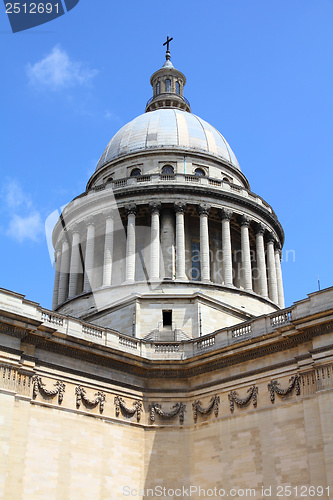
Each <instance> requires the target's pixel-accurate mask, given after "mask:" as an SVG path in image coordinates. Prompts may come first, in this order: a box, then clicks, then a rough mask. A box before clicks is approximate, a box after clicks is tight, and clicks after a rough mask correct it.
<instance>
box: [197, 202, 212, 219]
mask: <svg viewBox="0 0 333 500" xmlns="http://www.w3.org/2000/svg"><path fill="white" fill-rule="evenodd" d="M211 208H212V207H211V206H210V205H209V204H208V203H202V204H201V205H199V206H198V207H197V210H198V214H199V215H207V216H208V214H209V212H210V209H211Z"/></svg>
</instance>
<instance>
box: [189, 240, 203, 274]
mask: <svg viewBox="0 0 333 500" xmlns="http://www.w3.org/2000/svg"><path fill="white" fill-rule="evenodd" d="M191 278H192V281H200V280H201V268H200V243H199V241H193V240H192V242H191Z"/></svg>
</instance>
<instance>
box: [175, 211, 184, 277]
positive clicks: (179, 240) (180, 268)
mask: <svg viewBox="0 0 333 500" xmlns="http://www.w3.org/2000/svg"><path fill="white" fill-rule="evenodd" d="M174 207H175V212H176V278H177V279H179V280H185V279H186V274H185V224H184V213H185V210H186V203H183V202H181V201H177V202H176V203H175V204H174Z"/></svg>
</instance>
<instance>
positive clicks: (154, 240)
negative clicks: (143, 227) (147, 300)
mask: <svg viewBox="0 0 333 500" xmlns="http://www.w3.org/2000/svg"><path fill="white" fill-rule="evenodd" d="M149 207H150V210H151V236H150V279H151V280H158V279H159V278H160V210H161V204H160V203H155V202H153V203H149Z"/></svg>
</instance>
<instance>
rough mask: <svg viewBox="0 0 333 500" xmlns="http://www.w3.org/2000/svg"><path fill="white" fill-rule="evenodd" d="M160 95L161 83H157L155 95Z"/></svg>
mask: <svg viewBox="0 0 333 500" xmlns="http://www.w3.org/2000/svg"><path fill="white" fill-rule="evenodd" d="M160 93H161V82H157V84H156V95H158V94H160Z"/></svg>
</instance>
